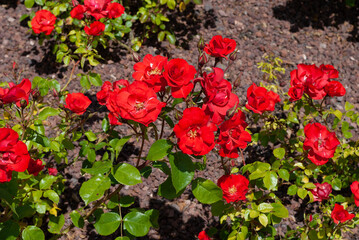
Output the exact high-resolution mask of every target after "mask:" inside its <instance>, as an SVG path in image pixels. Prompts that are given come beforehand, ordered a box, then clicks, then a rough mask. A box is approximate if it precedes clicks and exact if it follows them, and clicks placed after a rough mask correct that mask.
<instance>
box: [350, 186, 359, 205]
mask: <svg viewBox="0 0 359 240" xmlns="http://www.w3.org/2000/svg"><path fill="white" fill-rule="evenodd" d="M350 190H351V191H352V193H353V195H354V202H355V205H356V206H357V207H358V206H359V182H358V181H354V182H353V183H352V184H351V185H350Z"/></svg>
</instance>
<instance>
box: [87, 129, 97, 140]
mask: <svg viewBox="0 0 359 240" xmlns="http://www.w3.org/2000/svg"><path fill="white" fill-rule="evenodd" d="M85 135H86V137H87V139H88V140H89V141H90V142H93V141H95V140H96V139H97V136H96V134H94V133H93V132H91V131H88V132H85Z"/></svg>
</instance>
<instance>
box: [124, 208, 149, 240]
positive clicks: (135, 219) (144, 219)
mask: <svg viewBox="0 0 359 240" xmlns="http://www.w3.org/2000/svg"><path fill="white" fill-rule="evenodd" d="M123 222H124V228H125V229H126V230H127V231H128V232H129V233H130V234H132V235H133V236H136V237H143V236H145V235H146V234H147V233H148V231H149V230H150V227H151V221H150V218H149V216H147V215H146V214H144V213H141V212H130V213H128V214H127V215H126V216H125V217H124V218H123Z"/></svg>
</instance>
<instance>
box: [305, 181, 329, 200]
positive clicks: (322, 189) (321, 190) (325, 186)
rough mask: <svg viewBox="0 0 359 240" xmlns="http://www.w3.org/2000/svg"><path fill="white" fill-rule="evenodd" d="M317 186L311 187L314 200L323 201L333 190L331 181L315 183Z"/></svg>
mask: <svg viewBox="0 0 359 240" xmlns="http://www.w3.org/2000/svg"><path fill="white" fill-rule="evenodd" d="M314 185H315V186H316V188H314V189H310V191H311V192H312V194H313V197H314V202H316V201H318V202H321V201H323V200H326V199H329V195H330V193H331V192H332V185H330V184H329V183H327V182H325V183H322V184H320V183H314Z"/></svg>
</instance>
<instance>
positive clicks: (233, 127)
mask: <svg viewBox="0 0 359 240" xmlns="http://www.w3.org/2000/svg"><path fill="white" fill-rule="evenodd" d="M245 121H246V116H245V115H244V114H243V112H241V111H238V112H237V113H236V114H235V115H234V116H233V117H232V118H231V119H229V120H227V121H225V122H224V123H223V124H222V125H221V126H220V127H219V129H220V135H219V137H218V140H217V144H219V145H220V146H221V148H220V150H219V155H221V156H222V157H229V158H237V157H238V156H239V155H238V148H241V149H244V148H246V147H247V142H250V141H252V137H251V135H250V134H249V133H248V132H247V131H245V128H246V127H247V126H248V124H247V123H246V122H245Z"/></svg>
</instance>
